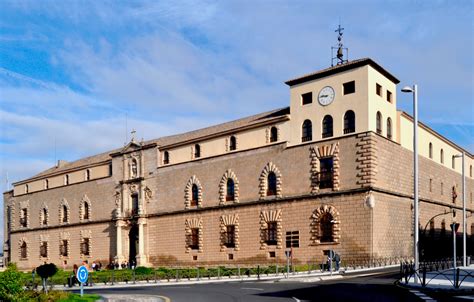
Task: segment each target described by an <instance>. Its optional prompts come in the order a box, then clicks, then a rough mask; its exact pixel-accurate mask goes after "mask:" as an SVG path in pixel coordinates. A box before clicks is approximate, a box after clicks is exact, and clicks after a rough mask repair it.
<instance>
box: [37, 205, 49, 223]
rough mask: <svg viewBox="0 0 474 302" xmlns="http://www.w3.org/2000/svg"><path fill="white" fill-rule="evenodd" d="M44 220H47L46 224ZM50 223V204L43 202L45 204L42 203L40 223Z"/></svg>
mask: <svg viewBox="0 0 474 302" xmlns="http://www.w3.org/2000/svg"><path fill="white" fill-rule="evenodd" d="M44 210H46V217H44V216H45V213H44ZM45 218H46V219H45ZM44 220H46V224H44V223H43V221H44ZM48 223H49V210H48V205H46V203H44V202H43V204H42V205H41V209H40V213H39V224H40V225H41V226H47V225H48Z"/></svg>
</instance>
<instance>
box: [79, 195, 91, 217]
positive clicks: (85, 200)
mask: <svg viewBox="0 0 474 302" xmlns="http://www.w3.org/2000/svg"><path fill="white" fill-rule="evenodd" d="M86 203H87V205H88V210H87V212H88V213H87V214H88V216H89V219H87V220H84V214H85V204H86ZM91 207H92V205H91V201H90V200H89V197H87V195H86V194H84V196H83V197H82V199H81V202H80V204H79V220H80V221H81V222H84V221H91V220H92V216H91V215H92V210H91Z"/></svg>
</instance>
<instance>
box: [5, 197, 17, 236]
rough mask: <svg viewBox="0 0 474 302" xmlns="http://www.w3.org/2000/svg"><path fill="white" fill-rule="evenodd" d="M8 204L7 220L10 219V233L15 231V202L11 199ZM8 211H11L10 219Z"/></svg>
mask: <svg viewBox="0 0 474 302" xmlns="http://www.w3.org/2000/svg"><path fill="white" fill-rule="evenodd" d="M7 204H8V205H7V208H6V213H5V219H10V231H13V230H15V202H14V201H13V199H10V201H9V202H8V203H7ZM8 209H10V217H8ZM7 231H8V230H7Z"/></svg>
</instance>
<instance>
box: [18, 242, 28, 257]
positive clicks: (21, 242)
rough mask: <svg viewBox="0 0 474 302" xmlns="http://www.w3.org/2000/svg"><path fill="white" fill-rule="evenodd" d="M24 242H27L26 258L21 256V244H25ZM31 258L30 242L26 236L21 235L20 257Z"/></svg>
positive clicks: (19, 243)
mask: <svg viewBox="0 0 474 302" xmlns="http://www.w3.org/2000/svg"><path fill="white" fill-rule="evenodd" d="M23 242H24V243H26V258H22V257H21V246H22V245H23ZM29 258H30V242H29V240H28V239H27V238H26V237H21V238H20V240H18V259H20V260H27V259H29Z"/></svg>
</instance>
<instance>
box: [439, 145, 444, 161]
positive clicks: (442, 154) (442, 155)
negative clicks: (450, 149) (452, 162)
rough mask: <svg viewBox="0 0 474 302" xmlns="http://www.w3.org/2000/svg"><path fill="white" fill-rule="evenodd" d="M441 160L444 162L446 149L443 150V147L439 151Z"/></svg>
mask: <svg viewBox="0 0 474 302" xmlns="http://www.w3.org/2000/svg"><path fill="white" fill-rule="evenodd" d="M439 160H440V162H441V163H442V164H444V151H443V149H441V150H440V151H439Z"/></svg>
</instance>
